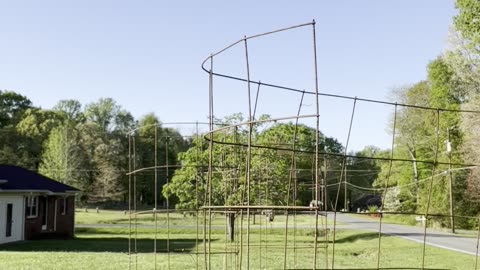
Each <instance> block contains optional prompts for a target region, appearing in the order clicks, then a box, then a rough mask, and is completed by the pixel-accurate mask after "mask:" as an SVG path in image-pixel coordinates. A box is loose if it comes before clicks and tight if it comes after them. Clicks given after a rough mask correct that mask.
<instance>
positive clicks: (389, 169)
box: [377, 104, 397, 269]
mask: <svg viewBox="0 0 480 270" xmlns="http://www.w3.org/2000/svg"><path fill="white" fill-rule="evenodd" d="M396 131H397V104H395V112H394V115H393V133H392V144H391V146H390V147H391V149H390V163H389V166H388V174H387V181H385V190H384V192H383V197H382V209H383V206H384V205H385V197H386V195H387V190H388V185H389V182H390V177H391V175H392V165H393V156H394V148H395V135H396ZM382 221H383V215H382V214H380V221H379V225H378V252H377V269H380V254H381V253H380V252H381V245H382Z"/></svg>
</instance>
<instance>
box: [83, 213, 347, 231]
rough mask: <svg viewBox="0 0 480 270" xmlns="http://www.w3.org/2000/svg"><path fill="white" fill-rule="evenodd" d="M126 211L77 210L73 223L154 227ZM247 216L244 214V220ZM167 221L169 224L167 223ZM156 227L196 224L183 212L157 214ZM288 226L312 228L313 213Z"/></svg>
mask: <svg viewBox="0 0 480 270" xmlns="http://www.w3.org/2000/svg"><path fill="white" fill-rule="evenodd" d="M127 213H128V211H118V210H99V212H98V213H97V212H96V210H95V209H88V212H86V211H85V209H77V211H76V212H75V223H76V224H89V225H92V224H116V225H118V224H124V225H128V224H130V223H136V224H138V225H154V224H155V215H154V214H152V213H146V214H138V215H136V217H135V216H134V215H132V216H129V215H128V214H127ZM201 214H202V213H201V212H199V217H198V223H199V224H203V221H204V219H203V216H202V215H201ZM246 218H247V215H246V214H244V220H246ZM286 219H287V217H286V216H285V215H278V214H277V215H275V217H274V219H273V221H271V222H270V221H268V222H267V220H266V216H265V215H260V214H255V215H254V214H251V215H250V224H251V225H252V226H255V225H257V226H260V225H262V224H263V225H264V224H266V223H268V224H269V225H270V226H273V227H278V226H285V223H286ZM167 221H169V222H167ZM156 222H157V225H167V223H169V224H170V225H172V226H175V225H186V224H188V225H195V226H196V224H197V216H196V215H195V213H194V212H192V211H190V212H185V214H184V212H183V211H173V210H172V212H171V213H169V214H168V217H167V214H166V213H158V214H157V221H156ZM210 222H211V224H212V225H214V226H215V225H216V226H219V225H225V224H226V219H225V216H224V215H223V214H218V213H217V214H212V218H211V220H207V224H210ZM325 222H326V221H325V218H323V217H322V216H319V218H318V224H319V226H321V225H322V224H325ZM288 224H289V226H294V225H298V226H314V225H315V216H314V215H313V212H312V213H310V214H308V213H303V214H296V215H294V214H290V215H289V216H288ZM327 224H333V221H330V220H329V221H327ZM337 224H339V225H340V224H341V222H337Z"/></svg>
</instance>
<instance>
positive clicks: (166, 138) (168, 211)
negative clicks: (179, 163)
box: [165, 134, 170, 269]
mask: <svg viewBox="0 0 480 270" xmlns="http://www.w3.org/2000/svg"><path fill="white" fill-rule="evenodd" d="M169 139H170V137H168V134H167V136H166V137H165V174H166V183H167V185H168V183H169V179H168V177H169V169H168V166H169V162H168V140H169ZM165 199H166V200H167V262H168V269H170V200H169V196H166V198H165Z"/></svg>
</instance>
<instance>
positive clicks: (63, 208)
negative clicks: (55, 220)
mask: <svg viewBox="0 0 480 270" xmlns="http://www.w3.org/2000/svg"><path fill="white" fill-rule="evenodd" d="M67 202H68V200H67V197H63V198H62V199H60V213H61V214H62V215H66V214H67V213H68V203H67Z"/></svg>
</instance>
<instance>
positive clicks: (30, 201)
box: [25, 196, 38, 218]
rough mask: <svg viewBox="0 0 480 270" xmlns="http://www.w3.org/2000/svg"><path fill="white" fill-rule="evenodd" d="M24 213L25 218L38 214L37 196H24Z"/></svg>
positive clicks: (34, 216)
mask: <svg viewBox="0 0 480 270" xmlns="http://www.w3.org/2000/svg"><path fill="white" fill-rule="evenodd" d="M25 213H26V215H27V218H36V217H37V216H38V196H27V197H25Z"/></svg>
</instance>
